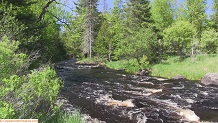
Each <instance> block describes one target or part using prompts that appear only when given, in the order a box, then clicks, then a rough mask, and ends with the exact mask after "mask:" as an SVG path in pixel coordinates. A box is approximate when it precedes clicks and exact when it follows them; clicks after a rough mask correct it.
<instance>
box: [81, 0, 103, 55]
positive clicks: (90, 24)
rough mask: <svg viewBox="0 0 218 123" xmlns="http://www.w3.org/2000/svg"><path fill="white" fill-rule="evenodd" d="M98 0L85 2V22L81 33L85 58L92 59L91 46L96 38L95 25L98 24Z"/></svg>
mask: <svg viewBox="0 0 218 123" xmlns="http://www.w3.org/2000/svg"><path fill="white" fill-rule="evenodd" d="M97 2H98V0H85V3H84V4H85V20H84V29H85V30H84V32H83V43H82V49H83V53H84V54H85V56H86V57H87V55H89V57H90V58H91V57H92V45H93V42H94V39H95V37H96V30H97V29H96V27H97V26H96V25H97V23H98V20H99V19H98V14H99V13H98V10H97Z"/></svg>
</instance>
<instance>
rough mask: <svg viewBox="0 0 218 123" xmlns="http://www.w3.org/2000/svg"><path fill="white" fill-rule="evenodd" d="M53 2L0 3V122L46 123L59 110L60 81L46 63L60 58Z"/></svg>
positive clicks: (56, 9)
mask: <svg viewBox="0 0 218 123" xmlns="http://www.w3.org/2000/svg"><path fill="white" fill-rule="evenodd" d="M57 3H58V1H55V0H48V1H45V0H1V2H0V90H1V92H0V119H14V118H15V119H30V118H31V119H39V122H47V121H50V120H51V119H52V116H54V115H55V114H56V113H57V112H58V111H59V105H58V104H55V102H56V100H57V95H58V93H59V89H60V87H61V85H62V81H61V80H60V79H59V78H58V77H57V74H56V72H55V70H54V69H53V66H52V65H50V63H52V62H56V61H58V60H62V59H63V58H64V57H66V52H65V49H64V45H63V43H62V42H61V37H60V21H58V20H60V18H61V16H60V15H63V14H61V13H62V10H61V8H60V4H57Z"/></svg>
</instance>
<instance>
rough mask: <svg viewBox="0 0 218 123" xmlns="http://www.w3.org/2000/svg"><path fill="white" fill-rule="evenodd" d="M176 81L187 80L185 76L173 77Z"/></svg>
mask: <svg viewBox="0 0 218 123" xmlns="http://www.w3.org/2000/svg"><path fill="white" fill-rule="evenodd" d="M173 79H174V80H184V79H186V78H185V77H184V76H183V75H177V76H175V77H173Z"/></svg>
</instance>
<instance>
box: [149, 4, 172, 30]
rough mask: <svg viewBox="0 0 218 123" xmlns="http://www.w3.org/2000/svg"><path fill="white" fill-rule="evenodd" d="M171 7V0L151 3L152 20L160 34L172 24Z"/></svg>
mask: <svg viewBox="0 0 218 123" xmlns="http://www.w3.org/2000/svg"><path fill="white" fill-rule="evenodd" d="M172 7H173V5H172V0H154V1H153V3H152V7H151V13H152V19H153V20H154V22H155V26H156V27H157V29H159V30H160V31H161V32H162V31H163V30H164V29H165V28H167V27H168V26H170V25H171V24H172V23H173V8H172Z"/></svg>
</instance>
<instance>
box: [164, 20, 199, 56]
mask: <svg viewBox="0 0 218 123" xmlns="http://www.w3.org/2000/svg"><path fill="white" fill-rule="evenodd" d="M195 34H196V31H195V28H194V26H193V25H192V24H190V23H189V22H187V21H181V20H178V21H176V22H175V23H173V24H172V25H171V26H170V27H168V28H166V29H165V30H164V45H165V46H166V47H167V49H169V51H168V52H172V53H174V52H177V55H178V56H180V58H182V56H183V55H184V53H189V52H190V51H191V45H192V40H193V38H194V37H195Z"/></svg>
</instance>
